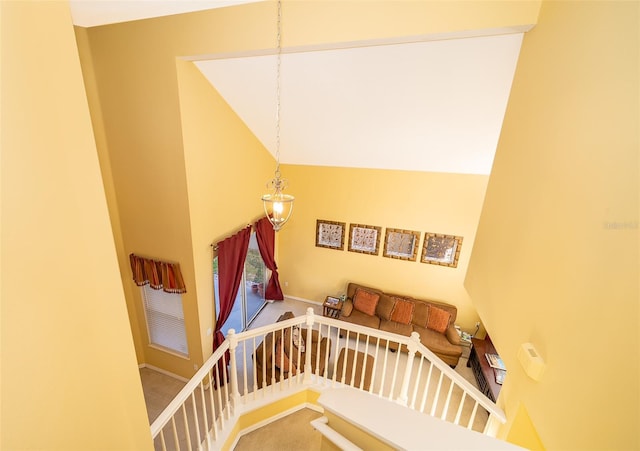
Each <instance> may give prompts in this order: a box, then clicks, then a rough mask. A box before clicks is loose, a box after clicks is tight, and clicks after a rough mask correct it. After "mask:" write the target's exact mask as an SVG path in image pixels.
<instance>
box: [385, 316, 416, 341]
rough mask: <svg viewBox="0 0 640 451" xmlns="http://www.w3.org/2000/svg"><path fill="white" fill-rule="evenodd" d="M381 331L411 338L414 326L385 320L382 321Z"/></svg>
mask: <svg viewBox="0 0 640 451" xmlns="http://www.w3.org/2000/svg"><path fill="white" fill-rule="evenodd" d="M380 330H384V331H385V332H391V333H393V334H398V335H404V336H405V337H410V336H411V332H413V326H412V325H411V324H402V323H398V322H396V321H388V320H386V319H383V320H381V321H380Z"/></svg>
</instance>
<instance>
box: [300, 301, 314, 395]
mask: <svg viewBox="0 0 640 451" xmlns="http://www.w3.org/2000/svg"><path fill="white" fill-rule="evenodd" d="M314 324H315V314H314V313H313V308H312V307H309V308H308V309H307V344H308V345H309V347H310V346H311V338H312V333H311V332H312V329H313V325H314ZM311 373H312V369H311V352H310V351H309V352H305V353H304V378H303V380H302V383H303V384H305V385H308V384H310V383H311Z"/></svg>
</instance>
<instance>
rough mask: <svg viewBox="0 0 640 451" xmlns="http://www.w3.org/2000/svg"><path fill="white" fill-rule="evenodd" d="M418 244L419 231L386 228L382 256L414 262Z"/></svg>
mask: <svg viewBox="0 0 640 451" xmlns="http://www.w3.org/2000/svg"><path fill="white" fill-rule="evenodd" d="M419 245H420V232H415V231H413V230H400V229H390V228H387V230H386V232H385V235H384V247H383V249H382V256H383V257H389V258H398V259H400V260H408V261H412V262H414V261H416V257H417V256H418V246H419Z"/></svg>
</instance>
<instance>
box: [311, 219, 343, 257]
mask: <svg viewBox="0 0 640 451" xmlns="http://www.w3.org/2000/svg"><path fill="white" fill-rule="evenodd" d="M346 228H347V224H346V223H344V222H336V221H326V220H324V219H318V220H316V246H317V247H325V248H327V249H337V250H340V251H342V250H344V234H345V230H346Z"/></svg>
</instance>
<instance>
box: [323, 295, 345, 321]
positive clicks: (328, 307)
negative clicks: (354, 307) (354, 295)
mask: <svg viewBox="0 0 640 451" xmlns="http://www.w3.org/2000/svg"><path fill="white" fill-rule="evenodd" d="M343 304H344V302H342V301H341V300H340V299H338V298H334V297H333V296H327V298H326V299H325V300H324V303H323V304H322V307H324V308H323V311H322V315H323V316H327V317H329V318H336V319H338V316H340V311H341V310H342V305H343Z"/></svg>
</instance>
